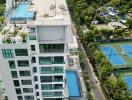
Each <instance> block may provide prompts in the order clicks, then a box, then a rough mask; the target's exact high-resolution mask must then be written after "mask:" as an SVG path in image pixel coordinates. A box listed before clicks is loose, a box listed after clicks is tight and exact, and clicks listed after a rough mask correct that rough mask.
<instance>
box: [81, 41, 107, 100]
mask: <svg viewBox="0 0 132 100" xmlns="http://www.w3.org/2000/svg"><path fill="white" fill-rule="evenodd" d="M78 45H79V49H80V52H81V54H82V56H83V57H82V58H83V60H84V61H85V62H86V64H87V74H88V76H89V78H90V86H91V89H92V91H93V95H94V97H95V99H96V100H106V98H105V96H104V94H103V92H102V89H101V87H100V85H99V82H98V80H97V77H96V76H95V73H94V72H93V67H92V65H91V64H90V62H89V59H88V58H87V55H86V52H85V50H84V48H83V45H82V44H81V42H80V41H79V40H78Z"/></svg>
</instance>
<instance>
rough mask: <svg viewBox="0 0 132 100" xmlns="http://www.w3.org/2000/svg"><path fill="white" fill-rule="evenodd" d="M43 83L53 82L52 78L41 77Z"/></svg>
mask: <svg viewBox="0 0 132 100" xmlns="http://www.w3.org/2000/svg"><path fill="white" fill-rule="evenodd" d="M40 80H41V82H52V77H51V76H40Z"/></svg>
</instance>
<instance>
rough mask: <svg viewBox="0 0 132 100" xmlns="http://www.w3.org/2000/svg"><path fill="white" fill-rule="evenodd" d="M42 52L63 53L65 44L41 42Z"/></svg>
mask: <svg viewBox="0 0 132 100" xmlns="http://www.w3.org/2000/svg"><path fill="white" fill-rule="evenodd" d="M39 47H40V48H39V49H40V53H62V52H64V44H40V45H39Z"/></svg>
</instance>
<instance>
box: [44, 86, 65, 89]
mask: <svg viewBox="0 0 132 100" xmlns="http://www.w3.org/2000/svg"><path fill="white" fill-rule="evenodd" d="M62 89H63V87H62V86H59V87H52V86H51V87H48V88H42V90H62Z"/></svg>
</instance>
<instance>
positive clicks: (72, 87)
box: [66, 71, 81, 97]
mask: <svg viewBox="0 0 132 100" xmlns="http://www.w3.org/2000/svg"><path fill="white" fill-rule="evenodd" d="M66 77H67V82H68V92H69V97H80V96H81V94H80V88H79V82H78V79H77V73H76V72H75V71H66Z"/></svg>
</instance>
